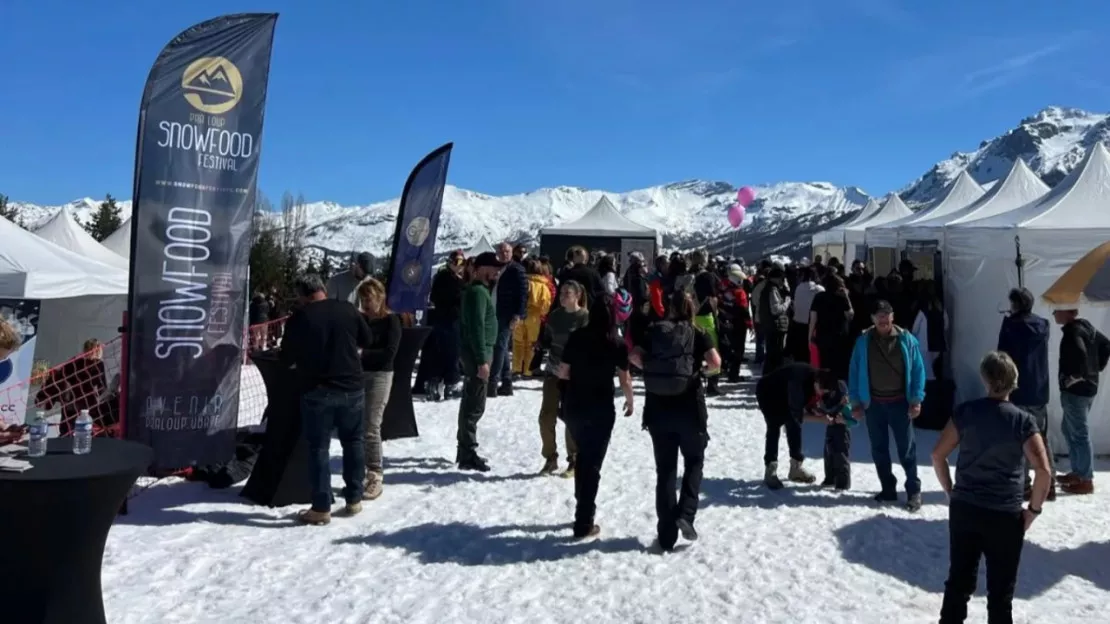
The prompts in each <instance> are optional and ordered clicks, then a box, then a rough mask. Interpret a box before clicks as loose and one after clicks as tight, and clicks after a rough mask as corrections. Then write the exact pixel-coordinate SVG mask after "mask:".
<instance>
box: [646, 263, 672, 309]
mask: <svg viewBox="0 0 1110 624" xmlns="http://www.w3.org/2000/svg"><path fill="white" fill-rule="evenodd" d="M668 262H669V261H668V259H667V256H659V257H658V258H656V259H655V272H654V273H652V274H651V277H650V278H648V299H649V301H651V310H652V312H654V313H655V318H657V319H661V318H663V317H664V316H666V313H667V309H666V307H665V306H664V305H663V302H664V301H665V300H666V285H665V283H664V282H665V279H666V277H665V276H666V274H667V264H668Z"/></svg>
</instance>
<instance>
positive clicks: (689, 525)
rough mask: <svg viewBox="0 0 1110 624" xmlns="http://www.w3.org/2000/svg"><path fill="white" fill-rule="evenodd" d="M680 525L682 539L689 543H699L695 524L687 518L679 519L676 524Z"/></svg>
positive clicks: (679, 530)
mask: <svg viewBox="0 0 1110 624" xmlns="http://www.w3.org/2000/svg"><path fill="white" fill-rule="evenodd" d="M675 524H676V525H678V532H679V534H680V535H682V539H684V540H686V541H688V542H696V541H698V532H697V530H695V529H694V523H693V522H690V521H689V520H687V519H685V518H679V519H678V520H677V521H676V522H675Z"/></svg>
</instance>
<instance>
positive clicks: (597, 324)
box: [556, 298, 633, 539]
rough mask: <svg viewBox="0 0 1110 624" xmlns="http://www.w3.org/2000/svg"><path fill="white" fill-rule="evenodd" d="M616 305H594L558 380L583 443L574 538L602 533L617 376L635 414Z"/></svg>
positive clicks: (571, 342) (565, 409)
mask: <svg viewBox="0 0 1110 624" xmlns="http://www.w3.org/2000/svg"><path fill="white" fill-rule="evenodd" d="M612 310H613V306H612V302H611V301H607V300H605V299H604V298H603V299H602V300H599V301H597V302H595V305H593V306H592V307H590V310H589V321H588V323H587V325H586V326H585V327H582V328H580V329H576V330H575V331H574V332H572V333H571V334H570V338H568V339H567V344H566V347H565V348H564V349H563V354H562V356H563V359H562V362H561V363H560V364H559V366H558V368H557V369H556V376H557V377H558V378H559V379H561V380H564V382H565V384H566V385H565V387H564V389H563V390H562V392H561V398H562V404H563V405H562V414H561V415H562V418H563V421H564V422H565V423H566V425H567V428H568V429H569V430H570V432H571V435H572V436H573V437H574V440H575V442H577V445H578V454H577V457H576V459H575V464H574V497H575V499H576V501H577V505H576V507H575V511H574V537H575V538H578V539H585V538H588V537H593V536H595V535H597V534H598V533H599V532H600V531H601V528H600V527H598V525H597V524H595V523H594V516H595V514H596V512H597V505H596V501H597V489H598V485H599V484H600V482H601V464H602V463H603V462H604V461H605V453H606V451H607V450H608V449H609V439H610V438H611V437H612V435H613V426H614V425H615V424H616V418H617V412H616V407H615V406H614V404H613V394H614V390H615V389H614V387H613V374H614V373H616V376H617V378H618V379H620V387H621V390H622V391H623V393H624V415H625V416H626V417H627V416H631V415H632V404H633V398H632V379H631V378H630V377H629V375H628V349H627V348H626V347H625V345H624V342H623V341H621V339H620V337H619V336H618V334H617V325H616V323H615V322H614V319H613V312H612Z"/></svg>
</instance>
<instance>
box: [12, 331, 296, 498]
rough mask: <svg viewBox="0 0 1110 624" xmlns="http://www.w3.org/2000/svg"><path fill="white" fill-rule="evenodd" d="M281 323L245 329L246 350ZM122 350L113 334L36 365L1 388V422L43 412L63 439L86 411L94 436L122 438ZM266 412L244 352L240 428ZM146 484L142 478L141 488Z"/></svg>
mask: <svg viewBox="0 0 1110 624" xmlns="http://www.w3.org/2000/svg"><path fill="white" fill-rule="evenodd" d="M284 324H285V319H284V318H282V319H278V320H275V321H270V322H268V323H260V324H258V325H252V326H251V327H249V328H248V329H247V336H246V347H247V348H246V349H244V353H247V354H249V353H250V352H251V351H258V350H268V349H273V348H276V347H277V346H278V345H279V344H280V342H281V333H282V329H283V327H284ZM122 350H123V336H117V337H116V338H113V339H112V340H110V341H108V342H106V343H103V344H101V345H98V346H96V347H95V348H93V349H91V350H89V351H87V352H85V353H82V354H80V355H78V356H76V357H74V358H73V359H71V360H69V361H67V362H64V363H62V364H59V365H57V366H54V367H52V368H47V365H46V364H36V368H35V370H34V371H33V372H32V374H31V378H30V379H28V380H26V381H23V382H22V383H19V384H15V385H11V386H8V387H7V388H4V389H2V390H0V405H4V406H5V410H4V411H2V412H0V425H3V426H5V427H6V426H8V425H15V424H22V423H25V422H29V421H30V419H31V418H33V417H34V416H35V414H36V413H37V412H39V411H41V412H43V415H44V416H45V418H46V421H47V422H48V423H49V424H50V437H66V436H70V435H72V434H73V423H74V421H76V419H77V417H78V415H79V414H80V413H81V411H82V410H89V415H90V416H91V417H92V420H93V435H94V436H97V437H103V436H107V437H120V436H121V435H122V431H121V430H120V422H121V418H120V414H121V409H122V405H121V400H120V382H121V379H122V374H123V366H122ZM265 410H266V385H265V384H264V383H263V381H262V376H261V375H259V373H258V370H257V369H256V368H255V367H254V364H253V363H252V362H251V361H250V358H249V356H247V357H246V359H245V362H244V365H243V370H242V376H241V378H240V384H239V426H240V427H248V426H252V425H258V424H260V423H261V422H262V415H263V413H264V412H265ZM149 482H150V480H148V479H145V478H144V479H141V480H140V487H141V486H143V485H148V484H149Z"/></svg>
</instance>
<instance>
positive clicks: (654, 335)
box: [643, 321, 697, 396]
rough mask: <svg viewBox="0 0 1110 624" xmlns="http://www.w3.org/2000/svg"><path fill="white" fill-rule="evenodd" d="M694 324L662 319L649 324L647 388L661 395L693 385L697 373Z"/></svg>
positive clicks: (645, 364)
mask: <svg viewBox="0 0 1110 624" xmlns="http://www.w3.org/2000/svg"><path fill="white" fill-rule="evenodd" d="M695 331H697V330H696V329H694V326H693V325H691V324H690V323H675V322H673V321H659V322H657V323H652V324H651V325H649V326H648V328H647V341H646V343H647V353H646V354H645V356H644V370H643V374H644V390H646V391H647V392H650V393H651V394H654V395H658V396H677V395H680V394H682V393H684V392H686V391H687V390H688V389H689V388H690V381H691V380H692V379H693V378H694V375H695V372H696V371H695V362H694V332H695Z"/></svg>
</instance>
